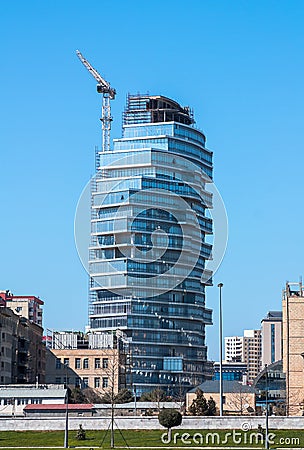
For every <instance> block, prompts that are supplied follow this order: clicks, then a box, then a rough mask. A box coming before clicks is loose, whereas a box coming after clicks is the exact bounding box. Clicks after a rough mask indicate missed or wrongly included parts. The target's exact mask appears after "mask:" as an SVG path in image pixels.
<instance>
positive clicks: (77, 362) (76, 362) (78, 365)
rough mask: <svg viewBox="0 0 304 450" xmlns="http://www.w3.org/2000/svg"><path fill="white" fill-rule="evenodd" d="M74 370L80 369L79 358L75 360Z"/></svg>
mask: <svg viewBox="0 0 304 450" xmlns="http://www.w3.org/2000/svg"><path fill="white" fill-rule="evenodd" d="M75 369H81V360H80V358H75Z"/></svg>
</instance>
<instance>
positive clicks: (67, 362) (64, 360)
mask: <svg viewBox="0 0 304 450" xmlns="http://www.w3.org/2000/svg"><path fill="white" fill-rule="evenodd" d="M63 364H64V365H65V366H67V367H69V365H70V358H63Z"/></svg>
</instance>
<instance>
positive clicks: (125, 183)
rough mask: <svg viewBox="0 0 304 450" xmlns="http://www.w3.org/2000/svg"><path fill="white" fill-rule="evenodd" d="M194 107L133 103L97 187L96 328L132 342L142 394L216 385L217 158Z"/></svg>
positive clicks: (92, 312)
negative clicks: (212, 336)
mask: <svg viewBox="0 0 304 450" xmlns="http://www.w3.org/2000/svg"><path fill="white" fill-rule="evenodd" d="M205 141H206V139H205V135H204V134H203V133H202V132H201V131H199V130H198V129H196V128H195V127H194V119H193V116H192V113H191V111H190V109H189V108H183V107H181V106H180V105H179V104H178V103H176V102H175V101H173V100H171V99H168V98H166V97H163V96H149V95H132V96H131V95H129V96H128V99H127V106H126V109H125V112H124V116H123V135H122V138H120V139H115V140H114V148H113V150H112V151H109V152H99V154H98V160H97V173H96V176H95V178H94V181H93V182H92V207H91V212H92V214H91V245H90V258H89V259H90V262H89V267H90V280H91V281H90V307H89V320H90V327H91V329H92V330H96V331H97V330H100V331H111V330H112V331H115V330H120V331H121V332H122V333H123V334H124V336H125V339H126V340H127V341H128V343H129V357H130V358H129V360H130V370H129V372H128V385H129V387H131V385H133V387H135V388H136V392H137V393H138V394H140V393H142V392H144V391H150V390H152V389H154V388H155V387H162V388H165V389H166V390H169V391H170V392H171V391H172V390H173V389H174V387H175V388H176V387H177V386H180V385H191V386H193V385H196V384H199V383H201V382H202V381H203V380H204V379H205V378H206V377H210V371H209V367H210V366H209V364H208V362H207V348H206V344H205V326H206V325H208V324H211V323H212V311H211V310H210V309H207V308H206V306H205V287H206V285H211V284H212V281H211V276H212V273H211V272H210V271H208V270H206V268H205V265H206V260H208V259H209V258H211V249H212V246H211V245H210V244H209V243H207V242H206V239H205V237H206V235H208V234H212V220H211V218H210V216H208V213H207V210H208V209H209V208H211V207H212V195H211V194H210V193H209V192H208V191H207V189H206V186H207V185H208V183H209V182H211V181H212V152H210V151H209V150H207V149H206V147H205Z"/></svg>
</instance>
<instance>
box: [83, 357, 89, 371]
mask: <svg viewBox="0 0 304 450" xmlns="http://www.w3.org/2000/svg"><path fill="white" fill-rule="evenodd" d="M83 368H84V369H88V368H89V358H84V360H83Z"/></svg>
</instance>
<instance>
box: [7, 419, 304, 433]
mask: <svg viewBox="0 0 304 450" xmlns="http://www.w3.org/2000/svg"><path fill="white" fill-rule="evenodd" d="M115 422H116V423H117V425H118V426H119V428H120V429H121V430H127V429H134V430H135V429H137V430H149V429H150V430H152V429H160V430H164V428H163V427H161V426H160V425H159V422H158V419H157V418H156V417H128V418H127V417H115ZM79 424H82V426H83V428H84V429H85V430H106V429H107V428H108V426H109V418H104V417H95V418H91V417H77V418H74V417H72V418H70V419H69V429H70V430H77V429H78V428H79ZM259 424H260V425H262V427H263V428H265V417H264V416H259V417H253V416H251V417H248V416H247V417H246V416H245V417H241V416H239V417H225V418H223V417H193V418H192V417H184V418H183V423H182V425H181V427H177V428H176V430H178V428H179V429H188V430H191V429H192V430H207V429H229V430H233V429H235V430H241V429H243V430H244V431H245V430H246V429H247V430H248V429H249V430H250V429H251V430H257V428H258V425H259ZM269 427H270V428H271V429H303V427H304V417H269ZM64 428H65V419H64V418H57V419H55V418H53V417H52V418H43V419H41V418H37V419H32V418H22V419H21V418H16V419H8V418H1V419H0V431H25V430H33V431H34V430H64Z"/></svg>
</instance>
